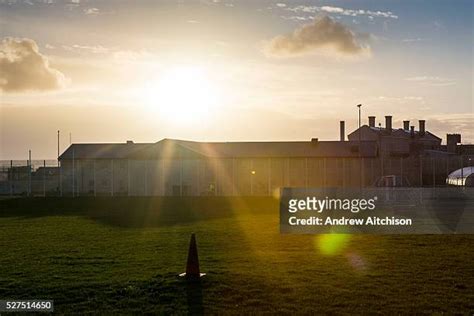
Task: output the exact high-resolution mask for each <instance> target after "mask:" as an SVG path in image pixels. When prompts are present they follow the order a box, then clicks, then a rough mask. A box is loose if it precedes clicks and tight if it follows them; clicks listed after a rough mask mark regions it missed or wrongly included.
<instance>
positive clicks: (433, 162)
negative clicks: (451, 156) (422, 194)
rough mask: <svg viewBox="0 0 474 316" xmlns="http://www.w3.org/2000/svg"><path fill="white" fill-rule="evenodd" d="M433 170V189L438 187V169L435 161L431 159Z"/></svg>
mask: <svg viewBox="0 0 474 316" xmlns="http://www.w3.org/2000/svg"><path fill="white" fill-rule="evenodd" d="M431 169H432V173H433V175H432V177H433V187H436V168H435V159H434V157H431Z"/></svg>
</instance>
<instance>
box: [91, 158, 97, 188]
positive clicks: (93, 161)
mask: <svg viewBox="0 0 474 316" xmlns="http://www.w3.org/2000/svg"><path fill="white" fill-rule="evenodd" d="M95 172H96V170H95V159H94V160H92V176H93V177H94V196H97V184H96V180H97V179H96V175H95Z"/></svg>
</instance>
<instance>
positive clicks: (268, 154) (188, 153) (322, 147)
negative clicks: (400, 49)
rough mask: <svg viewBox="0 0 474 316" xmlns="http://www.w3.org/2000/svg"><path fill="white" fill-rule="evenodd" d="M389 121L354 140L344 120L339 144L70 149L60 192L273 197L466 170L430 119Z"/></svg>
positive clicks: (435, 178)
mask: <svg viewBox="0 0 474 316" xmlns="http://www.w3.org/2000/svg"><path fill="white" fill-rule="evenodd" d="M391 120H392V118H391V116H387V117H386V126H385V127H380V126H379V127H375V124H374V122H375V118H374V117H369V125H364V126H362V127H361V128H360V129H358V130H356V131H354V132H353V133H351V134H349V136H348V138H349V140H348V141H347V140H346V137H345V130H344V126H345V124H344V122H341V125H340V131H341V135H340V140H339V141H319V140H318V139H316V138H314V139H311V140H310V141H294V142H195V141H185V140H176V139H163V140H161V141H159V142H156V143H146V144H144V143H134V142H132V141H127V142H126V143H113V144H72V145H71V146H69V148H68V149H67V150H66V151H65V152H64V153H63V154H62V155H61V156H60V157H59V160H60V163H61V168H60V181H59V183H60V188H59V190H60V191H61V193H62V194H65V195H70V194H72V195H75V196H80V195H129V196H188V195H191V196H202V195H223V196H227V195H229V196H232V195H273V194H276V193H277V192H279V189H280V188H281V187H359V186H370V185H372V184H374V183H375V182H376V181H377V180H378V179H380V178H381V177H384V176H392V177H393V176H394V175H395V176H396V177H399V178H403V179H404V180H403V181H404V182H406V183H410V184H411V185H416V186H420V185H426V184H427V183H429V182H430V181H431V182H432V183H433V185H435V184H437V183H441V184H444V183H445V179H446V174H447V173H448V172H450V171H452V170H455V169H458V168H459V167H460V166H462V164H463V162H462V161H459V159H458V156H455V155H454V154H452V153H448V152H446V151H442V146H441V139H440V138H439V137H437V136H435V135H434V134H432V133H430V132H428V131H425V122H424V121H420V130H419V131H415V130H414V127H409V123H408V122H407V121H405V122H404V127H403V128H399V129H393V128H392V122H391ZM430 155H431V158H428V159H425V158H424V157H429V156H430ZM435 156H436V157H437V158H436V159H434V158H433V157H435ZM438 156H439V157H441V158H439V157H438ZM437 170H445V171H446V173H444V174H443V173H442V172H439V171H438V174H437V175H436V171H437Z"/></svg>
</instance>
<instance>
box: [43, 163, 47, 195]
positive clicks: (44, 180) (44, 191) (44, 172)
mask: <svg viewBox="0 0 474 316" xmlns="http://www.w3.org/2000/svg"><path fill="white" fill-rule="evenodd" d="M45 196H46V160H43V197H45Z"/></svg>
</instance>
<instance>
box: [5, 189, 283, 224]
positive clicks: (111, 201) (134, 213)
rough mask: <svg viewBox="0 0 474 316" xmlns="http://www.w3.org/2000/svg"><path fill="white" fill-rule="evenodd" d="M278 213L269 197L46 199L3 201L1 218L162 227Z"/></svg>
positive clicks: (275, 205) (275, 204)
mask: <svg viewBox="0 0 474 316" xmlns="http://www.w3.org/2000/svg"><path fill="white" fill-rule="evenodd" d="M243 207H245V208H249V207H250V208H251V209H254V210H255V211H256V212H259V211H261V210H262V209H265V210H277V208H278V205H277V203H275V202H274V199H272V198H267V197H249V198H240V197H239V198H236V197H113V198H112V197H96V198H95V197H79V198H70V197H63V198H57V197H47V198H15V199H6V200H0V218H2V217H3V218H5V217H17V218H38V217H45V216H79V217H85V218H90V219H92V220H94V221H97V222H99V223H102V224H106V225H111V226H116V227H127V228H143V227H160V226H172V225H177V224H186V223H194V222H197V221H203V220H204V221H205V220H213V219H222V218H231V217H233V216H234V215H235V214H236V212H237V211H238V210H239V209H241V208H243Z"/></svg>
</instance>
